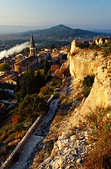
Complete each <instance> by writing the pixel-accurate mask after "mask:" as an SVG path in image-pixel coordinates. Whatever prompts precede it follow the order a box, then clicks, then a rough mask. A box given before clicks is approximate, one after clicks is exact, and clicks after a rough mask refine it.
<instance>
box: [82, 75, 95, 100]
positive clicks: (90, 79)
mask: <svg viewBox="0 0 111 169" xmlns="http://www.w3.org/2000/svg"><path fill="white" fill-rule="evenodd" d="M93 83H94V76H86V77H85V78H84V80H83V82H82V84H83V88H84V97H87V96H88V95H89V93H90V90H91V88H92V85H93Z"/></svg>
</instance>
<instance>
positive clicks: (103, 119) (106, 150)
mask: <svg viewBox="0 0 111 169" xmlns="http://www.w3.org/2000/svg"><path fill="white" fill-rule="evenodd" d="M87 119H88V121H89V123H90V125H91V127H92V128H93V131H92V133H91V135H90V137H89V139H91V140H93V141H94V144H93V147H92V149H91V150H90V151H89V152H88V156H87V158H86V160H85V166H86V168H89V169H94V168H98V169H99V168H102V169H109V168H110V166H111V109H107V110H104V109H97V110H96V112H94V113H92V114H91V115H90V116H88V117H87Z"/></svg>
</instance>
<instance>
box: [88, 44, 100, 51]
mask: <svg viewBox="0 0 111 169" xmlns="http://www.w3.org/2000/svg"><path fill="white" fill-rule="evenodd" d="M89 49H94V50H96V49H100V46H98V45H96V43H95V42H93V43H92V44H91V45H89Z"/></svg>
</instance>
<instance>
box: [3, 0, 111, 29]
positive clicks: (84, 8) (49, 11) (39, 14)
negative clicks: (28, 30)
mask: <svg viewBox="0 0 111 169" xmlns="http://www.w3.org/2000/svg"><path fill="white" fill-rule="evenodd" d="M57 24H66V25H71V26H72V27H75V28H78V27H79V28H84V29H111V0H0V25H24V26H38V27H43V26H45V27H48V26H53V25H57Z"/></svg>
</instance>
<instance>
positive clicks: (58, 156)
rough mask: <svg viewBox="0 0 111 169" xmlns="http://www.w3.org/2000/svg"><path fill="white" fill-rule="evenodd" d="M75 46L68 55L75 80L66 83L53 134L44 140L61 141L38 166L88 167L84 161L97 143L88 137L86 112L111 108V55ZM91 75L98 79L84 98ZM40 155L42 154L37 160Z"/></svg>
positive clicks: (51, 127)
mask: <svg viewBox="0 0 111 169" xmlns="http://www.w3.org/2000/svg"><path fill="white" fill-rule="evenodd" d="M73 49H74V50H73ZM73 49H72V50H71V52H70V53H69V55H68V58H69V60H70V73H71V75H72V76H73V80H72V79H71V80H70V82H69V83H68V85H67V86H66V92H65V93H64V94H65V95H66V97H65V99H64V100H63V102H61V103H60V107H59V109H58V112H57V114H56V116H55V119H54V120H53V122H52V124H51V126H50V131H49V134H48V136H47V137H46V138H45V139H46V140H44V142H48V141H49V140H50V139H51V140H56V139H57V141H54V146H53V149H52V151H51V154H50V156H49V157H48V158H47V159H45V160H44V161H43V163H41V164H40V165H39V166H38V169H42V168H44V169H48V168H58V169H59V168H66V169H69V168H84V164H83V161H84V159H85V157H86V156H87V152H88V151H89V150H90V148H91V146H92V144H93V143H92V142H89V140H88V137H89V135H90V132H91V130H90V129H89V127H88V123H87V122H86V115H88V114H89V113H91V112H94V111H95V110H96V109H97V108H98V107H99V108H107V107H111V56H109V57H107V58H103V57H102V53H101V52H100V51H93V50H84V49H83V50H81V49H79V48H73ZM87 75H93V76H95V79H94V83H93V86H92V89H91V91H90V94H89V95H88V97H87V98H83V99H82V101H81V99H80V98H82V97H81V96H82V94H83V93H82V89H83V88H82V83H81V82H82V80H83V79H84V77H85V76H87ZM64 91H65V90H63V92H64ZM68 106H69V107H68ZM80 121H82V123H80ZM55 138H56V139H55ZM38 158H39V155H38V156H37V157H36V159H38ZM36 159H35V161H36ZM32 168H35V167H33V166H32ZM30 169H31V168H30Z"/></svg>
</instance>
